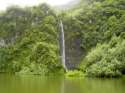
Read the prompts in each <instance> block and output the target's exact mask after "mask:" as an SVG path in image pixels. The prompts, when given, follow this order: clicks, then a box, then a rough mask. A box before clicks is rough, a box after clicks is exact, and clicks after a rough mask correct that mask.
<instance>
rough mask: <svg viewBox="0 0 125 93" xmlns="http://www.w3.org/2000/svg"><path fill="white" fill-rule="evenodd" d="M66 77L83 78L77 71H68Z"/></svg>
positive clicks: (82, 74)
mask: <svg viewBox="0 0 125 93" xmlns="http://www.w3.org/2000/svg"><path fill="white" fill-rule="evenodd" d="M65 76H66V77H83V76H84V73H83V72H81V71H78V70H74V71H68V72H66V74H65Z"/></svg>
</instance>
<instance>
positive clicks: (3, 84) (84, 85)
mask: <svg viewBox="0 0 125 93" xmlns="http://www.w3.org/2000/svg"><path fill="white" fill-rule="evenodd" d="M0 93H125V78H120V79H90V78H84V79H64V78H59V77H48V78H45V77H40V76H14V75H4V74H0Z"/></svg>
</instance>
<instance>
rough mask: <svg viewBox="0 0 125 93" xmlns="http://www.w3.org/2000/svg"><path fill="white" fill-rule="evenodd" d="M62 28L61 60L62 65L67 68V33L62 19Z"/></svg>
mask: <svg viewBox="0 0 125 93" xmlns="http://www.w3.org/2000/svg"><path fill="white" fill-rule="evenodd" d="M60 28H61V33H60V34H61V61H62V65H63V67H64V68H65V70H67V67H66V56H65V35H64V28H63V23H62V20H60Z"/></svg>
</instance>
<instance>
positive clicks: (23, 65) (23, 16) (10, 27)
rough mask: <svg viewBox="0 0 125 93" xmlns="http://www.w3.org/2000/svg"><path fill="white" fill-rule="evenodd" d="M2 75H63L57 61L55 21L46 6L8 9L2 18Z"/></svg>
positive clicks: (54, 16) (0, 29) (0, 23)
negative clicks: (12, 73) (7, 73)
mask: <svg viewBox="0 0 125 93" xmlns="http://www.w3.org/2000/svg"><path fill="white" fill-rule="evenodd" d="M0 31H1V33H0V35H1V40H4V42H5V45H6V46H7V47H1V48H0V51H1V52H0V53H1V55H0V57H1V59H0V63H1V69H0V71H1V72H19V73H21V74H43V75H46V74H49V73H55V72H56V73H58V72H59V73H62V72H63V68H62V66H61V63H60V61H59V60H60V58H59V46H58V19H57V17H56V15H55V13H54V11H53V10H51V9H50V8H49V6H48V5H46V4H43V5H40V6H38V7H33V8H28V9H21V8H17V7H11V8H9V9H8V10H7V11H6V12H5V13H3V14H1V20H0Z"/></svg>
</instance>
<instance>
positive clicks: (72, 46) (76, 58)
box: [66, 35, 83, 70]
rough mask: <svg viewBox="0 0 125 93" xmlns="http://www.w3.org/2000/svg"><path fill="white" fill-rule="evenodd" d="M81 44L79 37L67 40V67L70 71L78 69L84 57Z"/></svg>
mask: <svg viewBox="0 0 125 93" xmlns="http://www.w3.org/2000/svg"><path fill="white" fill-rule="evenodd" d="M80 44H81V37H80V36H79V35H76V36H73V37H71V38H70V39H68V40H66V66H67V68H68V69H70V70H72V69H76V68H77V67H78V65H79V64H80V61H81V58H82V55H83V49H82V48H81V46H80Z"/></svg>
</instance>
